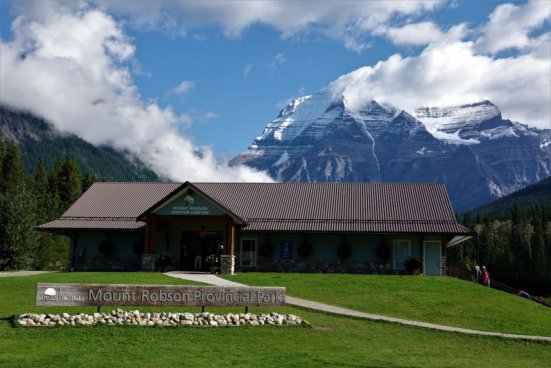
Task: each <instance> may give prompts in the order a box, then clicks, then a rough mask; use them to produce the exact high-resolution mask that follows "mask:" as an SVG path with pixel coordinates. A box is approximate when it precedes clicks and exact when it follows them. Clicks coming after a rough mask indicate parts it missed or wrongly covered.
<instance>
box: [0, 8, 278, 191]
mask: <svg viewBox="0 0 551 368" xmlns="http://www.w3.org/2000/svg"><path fill="white" fill-rule="evenodd" d="M46 3H47V4H46ZM138 3H142V2H136V4H138ZM33 4H34V6H36V7H35V8H33V7H31V8H25V13H23V15H20V16H19V17H17V18H16V19H15V21H14V22H13V24H12V29H13V34H14V38H13V40H12V41H10V42H3V41H2V42H1V43H0V47H1V50H2V52H1V53H0V65H1V66H2V67H1V68H0V81H1V88H2V93H1V95H0V102H2V103H5V104H8V105H11V106H14V107H16V108H21V109H26V110H30V111H32V112H34V113H36V114H38V115H41V116H43V117H44V118H46V119H48V120H50V121H51V122H52V123H54V124H55V125H56V127H57V128H59V129H60V130H62V131H67V132H72V133H76V134H77V135H79V136H81V137H83V138H84V139H86V140H88V141H90V142H92V143H94V144H112V145H113V146H115V147H116V148H119V149H126V150H129V151H130V152H132V153H134V154H136V155H137V156H138V157H139V158H141V159H142V160H143V161H144V162H145V163H146V164H148V165H150V166H151V167H152V168H153V169H154V170H155V171H157V172H158V173H159V174H160V175H162V176H164V177H167V178H170V179H173V180H196V181H198V180H205V181H213V180H215V181H227V180H234V181H267V180H270V179H269V178H268V176H267V175H266V174H264V173H259V172H257V171H254V170H252V169H250V168H247V167H241V166H239V167H228V166H227V165H226V164H224V163H219V162H217V161H216V159H215V158H214V155H213V152H212V151H211V150H210V149H208V148H207V149H204V150H202V156H201V157H198V156H197V155H196V154H195V152H196V151H197V147H196V146H195V144H194V143H193V142H192V141H191V140H189V139H187V138H186V137H183V136H182V135H180V134H179V132H178V126H179V125H180V124H184V123H189V121H190V119H191V116H190V115H189V114H183V115H181V116H176V115H175V113H174V112H173V111H172V110H171V109H170V108H163V107H160V106H159V105H157V104H156V103H155V102H151V101H146V100H144V99H143V98H141V96H140V94H139V92H138V90H137V88H136V86H135V85H134V83H133V80H132V77H131V73H130V71H129V69H128V66H127V65H128V64H131V62H132V60H133V54H134V50H135V48H134V46H133V45H132V43H131V42H130V40H129V39H128V38H127V37H126V36H125V34H124V32H123V30H122V28H121V26H120V25H119V24H118V23H117V21H116V20H115V19H114V18H113V17H111V16H109V15H107V14H106V13H104V12H103V11H100V10H93V9H90V8H88V7H86V6H83V7H80V8H79V9H76V10H75V9H74V7H72V4H69V5H70V6H69V7H67V6H55V3H54V2H40V1H39V2H36V3H33ZM33 4H31V5H33ZM46 5H47V6H46ZM62 5H66V4H62ZM136 6H139V5H136ZM207 115H208V116H207V118H212V117H213V116H212V114H207Z"/></svg>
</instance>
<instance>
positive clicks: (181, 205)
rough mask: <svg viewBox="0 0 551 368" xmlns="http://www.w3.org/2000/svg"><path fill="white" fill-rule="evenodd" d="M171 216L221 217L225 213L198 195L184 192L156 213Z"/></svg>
mask: <svg viewBox="0 0 551 368" xmlns="http://www.w3.org/2000/svg"><path fill="white" fill-rule="evenodd" d="M155 214H157V215H169V216H220V215H223V214H224V213H223V212H222V211H220V210H219V209H218V208H217V207H216V206H214V205H213V204H212V203H211V202H209V201H208V200H206V199H205V198H203V197H202V196H200V195H199V194H197V193H191V192H183V193H182V194H180V195H178V196H176V197H175V198H174V199H172V200H170V201H168V202H167V203H165V204H164V205H163V206H162V207H161V208H159V209H157V210H156V211H155Z"/></svg>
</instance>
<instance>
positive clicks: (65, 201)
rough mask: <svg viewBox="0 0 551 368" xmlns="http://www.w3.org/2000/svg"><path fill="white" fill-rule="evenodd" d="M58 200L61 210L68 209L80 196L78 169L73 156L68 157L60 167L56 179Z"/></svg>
mask: <svg viewBox="0 0 551 368" xmlns="http://www.w3.org/2000/svg"><path fill="white" fill-rule="evenodd" d="M58 184H59V198H60V199H61V204H62V206H63V209H64V210H66V209H67V208H69V207H70V206H71V205H72V204H73V203H74V202H75V201H76V200H77V198H78V197H80V195H81V188H82V186H81V185H82V184H81V178H80V167H79V165H78V163H77V161H76V159H75V158H74V157H73V156H69V157H68V158H67V160H65V162H64V163H63V166H62V167H61V172H60V174H59V179H58Z"/></svg>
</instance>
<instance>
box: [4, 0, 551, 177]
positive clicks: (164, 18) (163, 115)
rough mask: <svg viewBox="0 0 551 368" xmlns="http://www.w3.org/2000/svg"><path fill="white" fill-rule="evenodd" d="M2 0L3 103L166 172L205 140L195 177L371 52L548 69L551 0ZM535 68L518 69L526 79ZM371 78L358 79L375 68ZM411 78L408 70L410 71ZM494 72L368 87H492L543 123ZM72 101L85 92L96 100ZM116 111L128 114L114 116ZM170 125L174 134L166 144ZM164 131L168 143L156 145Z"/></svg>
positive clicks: (490, 92) (513, 112) (394, 97)
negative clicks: (478, 78) (482, 81)
mask: <svg viewBox="0 0 551 368" xmlns="http://www.w3.org/2000/svg"><path fill="white" fill-rule="evenodd" d="M0 4H1V5H0V30H1V40H2V46H3V49H4V54H5V56H4V59H2V64H3V65H0V67H1V69H3V70H4V73H3V74H2V81H1V82H2V83H1V85H0V87H1V89H0V101H1V102H3V103H6V104H9V105H13V106H15V107H18V108H24V109H28V110H31V111H33V112H35V113H37V114H40V115H42V116H44V117H46V118H48V119H49V120H51V121H52V122H54V124H56V125H57V126H58V127H59V128H60V129H62V130H66V131H70V132H74V133H77V134H79V135H81V136H83V137H84V138H85V139H88V140H90V141H92V142H93V143H96V144H102V143H110V144H114V145H115V146H117V147H119V148H123V149H130V150H131V151H133V152H134V153H136V154H137V155H138V156H139V157H141V158H142V159H144V160H145V161H146V162H149V163H152V164H153V166H154V167H156V169H157V171H161V172H162V173H164V174H165V175H166V176H167V177H171V178H182V177H186V178H187V176H185V174H181V173H177V172H175V170H173V169H171V167H169V166H174V165H175V163H171V164H166V165H164V166H163V164H159V163H158V161H159V160H162V159H163V158H164V157H166V156H170V155H171V152H172V150H174V149H177V147H178V146H182V147H183V148H182V150H184V151H186V152H188V153H189V152H191V151H193V150H194V147H195V146H202V147H204V146H207V147H210V150H207V151H208V154H207V156H209V155H212V156H213V157H212V158H208V160H209V161H208V162H199V163H197V165H193V166H192V167H189V168H188V169H189V171H188V172H192V173H193V174H191V176H199V177H200V176H201V175H200V174H198V172H199V171H200V170H201V169H200V167H201V166H203V167H206V166H208V165H211V166H212V165H213V166H212V170H213V171H216V172H224V173H225V174H221V175H229V176H230V177H231V178H240V176H239V175H241V174H235V173H232V172H231V169H228V168H226V167H222V166H221V165H223V164H222V163H220V159H221V158H223V157H229V158H231V157H233V156H235V155H236V154H238V153H239V152H241V151H242V150H244V149H246V148H247V146H248V145H249V144H250V143H251V141H252V139H254V138H255V137H256V136H258V135H260V134H261V133H262V130H263V128H264V126H265V124H266V123H267V122H269V121H270V120H272V119H273V118H275V117H276V115H277V114H278V112H279V110H280V109H281V108H282V107H283V105H284V104H285V103H286V101H288V100H289V99H290V98H294V97H298V96H300V95H305V94H311V93H313V92H315V91H317V90H319V89H321V88H324V87H326V86H327V85H328V84H329V83H331V82H333V81H335V80H336V79H337V78H339V77H340V76H342V75H345V74H347V73H350V72H352V71H354V70H356V69H358V68H361V67H364V66H369V67H374V66H375V65H377V63H379V62H381V63H383V65H381V70H384V68H385V67H386V66H388V65H389V64H390V63H389V62H387V61H388V59H389V57H391V55H395V54H398V55H399V56H400V58H401V61H399V63H402V64H404V65H405V66H404V68H406V69H404V70H402V73H405V74H401V75H402V77H401V78H402V79H403V78H404V77H403V75H408V73H410V74H411V73H414V70H420V68H421V69H422V67H421V66H422V65H426V62H423V60H422V55H423V54H428V53H430V52H432V53H435V51H434V50H435V49H437V47H439V45H448V44H449V45H452V44H454V43H455V44H457V45H458V47H459V46H464V47H467V48H469V50H470V49H473V50H475V51H472V53H471V54H469V57H472V58H473V60H475V63H476V62H478V61H476V60H480V58H485V60H484V62H483V63H482V64H480V65H479V66H480V68H481V71H480V74H484V75H487V74H491V73H492V71H493V70H496V71H495V73H496V75H497V74H498V73H500V72H501V71H500V70H498V68H502V66H500V65H502V64H503V63H499V62H496V61H499V60H506V61H507V63H509V64H508V65H510V66H509V67H508V68H509V69H507V70H512V71H515V70H516V71H518V70H523V69H525V68H527V69H530V70H531V69H534V68H533V64H530V63H528V62H526V61H525V60H524V61H523V56H530V57H532V56H533V55H539V56H538V60H539V64H538V65H539V67H540V68H543V69H540V70H543V74H542V73H541V72H539V73H540V74H539V79H542V78H543V79H546V78H548V77H549V74H546V65H549V69H551V59H550V58H549V57H548V56H547V55H548V54H547V53H548V52H549V51H548V49H549V47H548V44H549V42H550V41H549V40H550V38H549V29H550V24H549V16H550V15H549V13H550V12H551V10H550V9H551V5H549V4H551V2H549V1H535V2H531V3H527V2H524V1H523V2H514V3H511V2H497V1H434V2H423V1H421V2H415V1H406V2H403V3H400V2H396V1H383V2H374V1H370V2H362V1H350V2H338V1H321V2H314V1H301V2H285V1H283V2H281V1H279V2H278V1H273V2H268V1H265V2H253V1H229V2H218V1H206V2H205V1H203V2H197V1H180V2H178V1H172V0H161V1H157V2H154V1H145V0H144V1H141V2H131V1H124V0H122V1H109V0H90V1H84V0H83V1H68V0H67V1H66V0H42V1H41V0H37V1H32V0H21V1H18V0H14V1H8V0H1V2H0ZM205 4H206V5H205ZM534 4H536V5H534ZM500 9H501V12H500V11H498V10H500ZM500 14H501V15H500ZM504 14H505V15H504ZM498 15H500V16H498ZM492 17H493V18H495V19H494V20H493V21H492V20H491V18H492ZM523 19H524V20H523ZM512 20H514V22H517V20H518V26H515V27H516V28H514V29H510V27H512V25H511V23H514V22H512ZM408 26H410V27H411V28H407V27H408ZM500 27H501V28H500ZM507 27H509V28H507ZM507 34H509V35H510V36H507V37H506V35H507ZM438 43H440V44H438ZM542 45H543V46H542ZM440 49H443V50H445V47H440ZM450 50H451V49H450ZM454 50H455V51H450V52H449V55H446V51H443V52H444V58H446V57H448V58H450V60H454V58H457V57H458V56H457V55H461V53H460V51H457V50H458V48H456V49H454ZM542 50H543V51H542ZM10 52H11V53H13V55H18V54H19V55H21V54H22V53H24V54H25V55H26V57H27V58H28V59H26V60H22V61H21V60H19V61H17V62H15V61H13V59H9V55H11V54H10ZM453 52H457V53H456V54H454V53H453ZM469 52H471V51H469ZM542 53H543V55H544V56H543V63H542V62H541V60H542V57H541V55H542ZM6 55H8V56H6ZM14 57H15V56H14ZM408 58H410V59H411V62H409V61H408ZM534 58H535V57H534ZM432 59H434V57H432ZM432 59H431V60H432ZM417 61H418V62H417ZM416 62H417V64H415V65H414V66H411V65H413V64H414V63H416ZM523 62H524V63H526V64H522V63H523ZM546 62H547V64H546ZM410 64H411V65H410ZM477 65H478V64H477ZM407 67H411V70H408V69H407ZM473 68H476V66H475V67H473ZM484 68H486V69H484ZM492 68H494V69H492ZM42 71H44V72H43V73H42ZM422 72H423V70H421V73H422ZM18 73H21V74H20V77H19V78H18V79H16V77H15V76H16V75H18ZM32 73H37V76H35V77H34V78H33V80H32V81H30V80H29V81H28V83H27V82H26V79H25V77H24V76H29V75H30V74H32ZM68 73H72V74H68ZM381 73H383V72H381ZM534 73H535V72H534ZM364 74H365V73H364ZM368 74H369V75H371V74H370V73H368ZM375 74H376V73H375ZM391 77H392V76H390V77H388V78H391ZM537 77H538V75H537V74H534V75H529V76H522V78H526V81H525V82H523V83H524V84H527V83H532V80H534V79H535V78H537ZM358 78H368V77H366V76H365V75H364V76H359V77H358ZM369 78H371V79H366V83H365V84H364V85H365V86H367V87H365V88H366V89H369V83H372V82H373V80H372V78H374V77H372V76H369ZM377 78H382V79H381V80H383V81H384V78H386V77H377ZM397 78H399V77H398V76H397ZM450 78H451V77H450ZM454 78H455V76H454ZM29 79H30V76H29ZM443 79H444V80H445V79H446V76H444V77H443ZM37 80H39V81H40V83H41V84H37V83H38V82H37ZM415 80H416V78H413V77H412V82H411V83H414V81H415ZM450 80H454V79H450ZM16 82H17V83H16ZM26 83H27V84H26ZM404 83H405V82H404ZM411 83H410V84H411ZM541 83H542V84H541ZM541 83H540V84H539V85H535V86H534V88H535V89H536V91H535V92H534V94H535V95H537V94H538V93H539V95H541V94H542V93H543V102H541V101H542V100H541V98H532V99H530V96H528V97H527V100H529V101H531V100H537V101H536V102H537V103H539V104H541V105H543V104H544V103H545V99H546V98H547V99H548V100H547V101H550V100H549V98H548V97H547V94H546V93H547V92H545V91H544V90H545V88H546V87H548V86H549V83H548V82H546V81H543V82H541ZM494 84H495V83H494V82H492V81H488V83H487V84H486V85H485V86H484V88H480V90H476V88H474V90H472V89H473V87H472V86H469V87H462V88H463V89H461V90H458V91H456V93H455V94H451V95H450V96H448V97H447V98H446V99H439V100H438V101H433V100H434V96H432V97H431V96H426V99H424V100H411V99H408V98H405V97H404V98H403V99H402V98H401V97H400V95H399V94H397V92H396V91H395V90H382V91H379V92H377V93H378V94H377V95H376V96H379V97H378V98H387V97H388V100H389V101H388V102H391V103H393V104H395V105H397V106H398V107H400V108H404V109H406V111H407V107H409V106H410V105H411V106H413V105H414V104H415V103H422V102H427V103H433V102H434V103H435V104H436V103H446V102H448V101H451V102H453V101H455V99H457V98H456V96H458V95H461V96H472V97H468V98H473V99H476V98H491V99H492V100H493V101H494V100H496V99H497V101H498V102H500V101H504V102H503V103H502V104H503V105H507V106H509V107H506V108H505V110H503V106H500V108H502V110H503V111H504V113H505V112H507V114H509V115H510V116H511V118H516V119H517V120H521V121H523V122H526V123H533V124H534V125H536V126H540V127H544V128H545V127H546V125H545V124H546V121H548V120H549V116H548V115H549V112H548V110H545V108H543V110H542V111H541V112H540V115H538V117H536V118H534V117H533V116H532V115H529V114H530V112H529V111H528V110H530V111H533V110H534V107H533V106H530V107H529V108H525V110H526V111H522V106H521V107H515V104H514V103H508V101H511V100H512V99H513V98H514V96H505V94H506V92H507V91H503V88H502V87H499V88H498V87H491V86H492V85H494ZM509 84H514V83H509ZM389 88H390V87H389ZM422 88H423V87H420V89H422ZM431 88H432V87H431ZM439 88H440V87H439ZM442 88H444V87H442ZM446 88H447V89H448V88H449V89H453V88H450V86H449V85H448V86H446ZM468 88H470V89H468ZM492 88H494V89H492ZM538 89H540V90H541V91H538ZM498 90H501V91H500V92H499V95H498ZM29 91H32V93H31V92H29ZM41 91H43V92H42V93H41ZM362 93H363V92H362V91H360V92H358V95H362ZM413 93H414V94H415V91H414V92H413ZM423 93H424V92H420V94H423ZM410 94H411V93H410ZM381 96H382V97H381ZM488 96H489V97H488ZM79 98H82V101H81V100H79ZM430 98H432V100H431V99H430ZM454 98H455V99H454ZM465 98H467V97H465ZM83 101H88V102H90V101H92V105H93V109H92V108H90V109H89V107H88V106H84V105H83V104H84V103H85V102H83ZM458 102H459V103H462V102H465V101H458ZM473 102H474V101H473ZM494 102H495V101H494ZM536 102H534V104H535V103H536ZM81 104H82V105H81ZM519 105H521V104H520V103H519ZM524 105H526V103H524ZM71 107H73V109H71ZM536 108H538V106H536ZM507 109H509V110H507ZM114 116H118V118H115V117H114ZM506 117H507V116H506ZM540 117H541V119H540ZM125 119H127V120H128V122H126V121H124V122H123V123H121V121H123V120H125ZM141 119H143V121H141ZM524 120H531V121H524ZM136 121H137V123H136V124H134V122H136ZM550 124H551V123H550ZM159 131H163V132H164V133H163V135H159V133H158V132H159ZM173 134H180V135H181V136H182V137H184V141H183V142H177V137H176V138H175V137H174V136H173ZM151 137H154V138H151ZM163 141H164V142H171V143H170V144H172V145H173V147H172V148H171V149H167V148H166V147H162V148H158V147H157V145H159V144H162V143H160V142H163ZM136 145H139V146H140V147H139V148H136V147H135V146H136ZM147 145H151V146H153V147H157V148H155V150H153V152H150V151H148V150H147V149H146V148H144V147H145V146H147ZM184 146H185V147H184ZM163 150H165V151H166V152H163V153H159V152H160V151H163ZM185 157H187V156H185V155H184V156H182V157H180V162H181V161H182V160H186V159H185ZM209 167H210V166H209ZM225 170H229V171H227V172H226V171H225ZM206 171H207V172H209V173H210V172H211V171H209V170H206ZM248 174H249V173H246V174H243V175H248ZM209 175H210V174H209Z"/></svg>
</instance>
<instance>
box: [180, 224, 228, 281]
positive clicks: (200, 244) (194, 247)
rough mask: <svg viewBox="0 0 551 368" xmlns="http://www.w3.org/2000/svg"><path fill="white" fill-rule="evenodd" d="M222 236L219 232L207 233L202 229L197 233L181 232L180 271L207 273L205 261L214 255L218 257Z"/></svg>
mask: <svg viewBox="0 0 551 368" xmlns="http://www.w3.org/2000/svg"><path fill="white" fill-rule="evenodd" d="M223 238H224V234H223V233H222V232H221V231H209V230H208V229H205V228H204V227H202V228H201V229H200V230H199V231H189V230H186V231H182V232H181V233H180V267H179V269H180V270H181V271H208V269H209V265H208V264H207V262H206V259H207V257H208V256H209V255H211V254H214V255H215V256H216V257H217V258H219V257H220V251H221V249H220V246H221V245H222V241H223Z"/></svg>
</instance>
